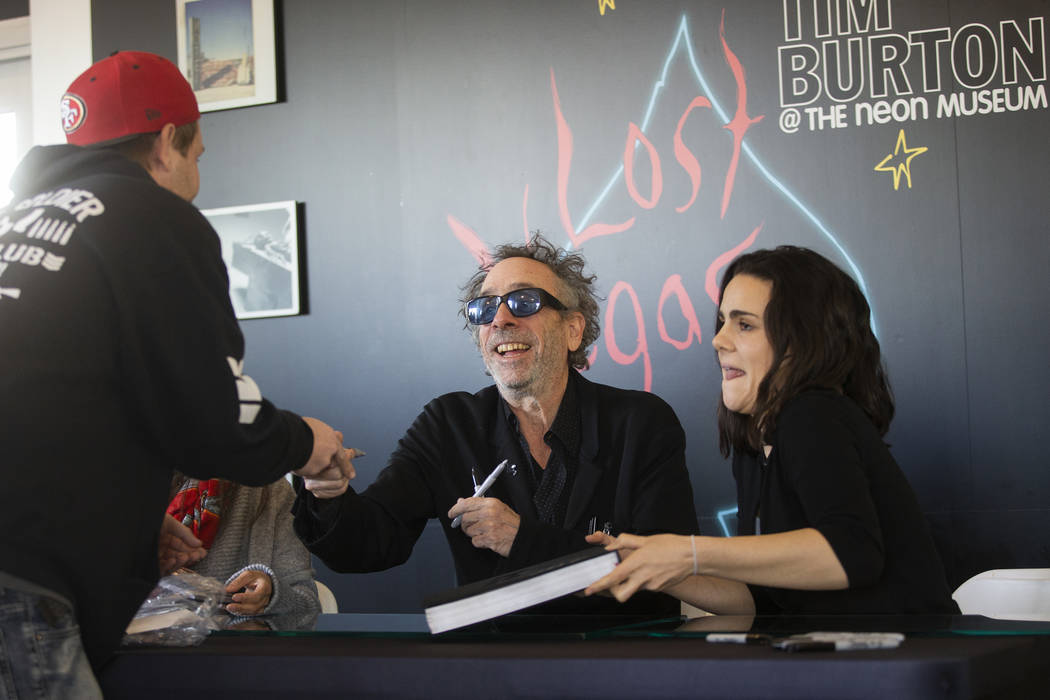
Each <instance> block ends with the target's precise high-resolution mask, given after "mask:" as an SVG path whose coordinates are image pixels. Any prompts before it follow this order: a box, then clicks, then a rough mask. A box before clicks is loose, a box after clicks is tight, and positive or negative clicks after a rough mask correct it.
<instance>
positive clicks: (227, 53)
mask: <svg viewBox="0 0 1050 700" xmlns="http://www.w3.org/2000/svg"><path fill="white" fill-rule="evenodd" d="M273 5H274V1H273V0H175V27H176V40H177V41H178V52H179V69H181V70H182V73H183V75H185V76H186V79H187V80H189V82H190V85H191V86H192V87H193V92H194V93H195V94H196V95H197V103H198V104H199V105H200V110H201V111H202V112H212V111H215V110H220V109H232V108H234V107H248V106H251V105H259V104H266V103H269V102H276V101H277V46H276V32H275V28H274V12H273Z"/></svg>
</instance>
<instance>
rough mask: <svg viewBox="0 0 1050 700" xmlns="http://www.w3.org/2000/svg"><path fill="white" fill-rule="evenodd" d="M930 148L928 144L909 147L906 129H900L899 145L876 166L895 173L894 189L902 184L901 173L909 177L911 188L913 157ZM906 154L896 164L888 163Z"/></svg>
mask: <svg viewBox="0 0 1050 700" xmlns="http://www.w3.org/2000/svg"><path fill="white" fill-rule="evenodd" d="M928 150H929V149H928V148H926V146H917V147H915V148H908V142H907V141H905V140H904V129H901V130H900V133H899V134H898V135H897V145H896V147H895V148H894V149H893V153H890V154H889V155H887V156H886V157H885V158H883V159H882V161H881V162H880V163H879V164H878V165H876V166H875V169H876V170H878V171H879V172H885V173H893V189H894V190H896V189H897V188H899V187H900V184H901V175H904V177H906V178H908V189H909V190H910V189H911V159H912V158H914V157H915V156H917V155H920V154H922V153H925V152H926V151H928ZM902 153H903V154H904V158H903V160H901V161H900V162H898V163H897V164H896V165H887V163H889V162H890V161H891V160H893V159H894V158H900V157H901V154H902Z"/></svg>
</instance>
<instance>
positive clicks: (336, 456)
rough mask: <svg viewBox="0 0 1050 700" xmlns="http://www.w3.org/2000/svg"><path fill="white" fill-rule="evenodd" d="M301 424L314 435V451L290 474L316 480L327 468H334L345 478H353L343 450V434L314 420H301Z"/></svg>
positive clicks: (322, 422) (351, 469)
mask: <svg viewBox="0 0 1050 700" xmlns="http://www.w3.org/2000/svg"><path fill="white" fill-rule="evenodd" d="M303 422H305V423H306V424H307V425H308V426H310V431H311V432H312V433H313V434H314V450H313V452H312V453H311V454H310V459H309V460H307V462H306V464H304V465H303V466H302V467H300V468H299V469H296V470H295V471H293V472H292V473H293V474H298V475H299V476H301V477H303V478H306V477H310V478H316V477H318V476H320V474H321V473H322V472H325V471H326V470H328V469H329V467H332V466H336V467H338V468H339V471H341V472H342V473H343V475H344V476H345V477H346V478H348V479H351V478H353V476H354V475H353V467H352V466H350V463H349V461H348V459H347V457H346V451H345V450H344V449H343V434H342V433H341V432H339V431H338V430H333V429H332V427H331V426H329V425H328V424H327V423H325V422H324V421H319V420H317V419H316V418H303Z"/></svg>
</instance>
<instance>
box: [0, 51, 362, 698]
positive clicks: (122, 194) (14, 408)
mask: <svg viewBox="0 0 1050 700" xmlns="http://www.w3.org/2000/svg"><path fill="white" fill-rule="evenodd" d="M199 118H200V112H199V110H198V107H197V101H196V98H195V96H194V94H193V91H192V89H191V88H190V86H189V84H188V83H187V82H186V80H185V78H183V77H182V75H181V74H180V73H179V70H178V68H176V67H175V66H174V65H173V64H172V63H171V62H170V61H168V60H166V59H164V58H161V57H160V56H155V55H153V54H148V53H139V52H121V53H117V54H114V55H113V56H110V57H109V58H106V59H104V60H102V61H99V62H98V63H96V64H95V65H93V66H92V67H91V68H89V69H88V70H87V71H85V72H84V73H83V74H82V75H81V76H80V77H78V78H77V79H76V80H75V81H73V84H72V85H70V87H69V90H68V92H67V93H66V94H65V95H64V96H63V98H62V123H63V127H64V129H65V132H66V134H67V140H68V141H69V144H70V145H56V146H43V147H36V148H34V149H33V150H31V151H30V152H29V154H28V155H26V157H25V159H24V160H23V161H22V163H21V164H20V165H19V166H18V169H17V170H16V172H15V175H14V177H13V178H12V183H11V189H12V190H13V191H14V193H15V196H14V198H13V199H12V203H11V205H10V206H9V207H8V208H7V209H4V210H0V329H2V330H0V397H2V398H0V428H2V430H3V433H2V435H3V437H2V439H0V464H3V477H4V486H3V488H2V489H0V661H4V663H0V689H5V688H6V689H7V690H8V692H10V689H11V688H12V687H13V688H14V696H13V697H16V698H21V697H30V696H32V697H41V696H43V697H63V698H65V697H87V698H93V697H100V694H99V690H98V685H97V683H96V682H95V680H94V678H93V674H92V667H93V668H94V669H95V670H97V669H98V668H99V667H100V666H101V665H102V664H103V663H104V662H105V661H106V659H107V658H108V657H109V656H110V655H111V653H112V651H113V650H114V648H115V647H116V646H117V644H118V643H119V641H120V638H121V635H122V633H123V630H124V628H125V627H126V625H127V623H128V622H129V620H130V619H131V617H132V615H133V614H134V613H135V611H136V609H137V608H138V606H139V604H140V603H141V602H142V601H143V599H144V598H145V597H146V595H147V594H148V593H149V591H150V589H151V588H152V587H153V585H154V583H155V582H156V580H157V578H158V575H159V573H160V572H158V538H159V537H160V536H161V529H162V521H163V522H164V523H166V524H165V525H164V528H165V533H164V536H165V537H166V538H168V539H169V540H171V544H172V547H171V548H169V549H168V550H167V553H168V554H169V555H171V554H172V552H175V557H174V560H172V561H169V562H168V563H169V564H171V565H172V566H176V565H179V564H180V563H184V562H185V561H186V559H187V558H189V557H196V558H199V556H200V554H199V552H198V551H197V550H196V549H195V548H196V547H199V546H200V542H198V541H195V540H194V539H193V538H192V535H189V536H187V535H185V533H182V532H179V531H178V530H177V528H172V527H171V523H173V522H174V521H173V520H171V519H170V518H169V519H167V520H164V510H165V506H166V505H167V502H168V488H169V485H170V483H171V477H172V470H173V469H174V468H176V467H177V468H178V469H179V470H180V471H182V472H183V473H185V474H188V475H190V476H193V477H199V478H212V477H221V478H226V479H230V480H232V481H237V482H240V483H244V484H249V485H262V484H266V483H270V482H272V481H274V480H275V479H278V478H280V477H281V476H282V475H283V474H284V473H285V472H287V471H289V470H293V469H294V470H296V473H299V474H302V475H304V476H311V477H319V476H322V475H324V474H331V473H341V474H352V472H353V467H352V465H351V464H350V462H349V459H348V457H349V455H350V454H351V452H350V451H349V450H345V449H344V448H343V447H342V435H341V434H340V433H338V432H336V431H334V430H332V428H330V427H329V426H328V425H326V424H324V423H322V422H321V421H318V420H316V419H312V418H300V417H299V416H298V415H296V414H294V413H290V412H287V411H282V410H279V409H277V408H276V407H274V406H273V404H271V403H270V402H269V401H267V400H266V399H264V398H263V397H262V394H261V393H260V391H259V387H258V386H257V385H256V383H255V382H254V381H253V380H252V379H251V377H249V376H248V375H247V374H245V373H244V339H243V336H242V335H241V332H240V329H239V328H238V326H237V320H236V317H235V315H234V312H233V308H232V306H231V304H230V299H229V292H228V279H227V275H226V269H225V267H224V265H223V262H222V258H221V257H220V253H219V241H218V237H217V236H216V234H215V231H214V230H213V229H212V228H211V226H210V225H209V224H208V221H207V219H205V218H204V216H202V215H201V213H200V212H199V211H198V210H197V209H196V208H195V207H194V206H193V205H191V204H190V203H189V202H190V200H192V199H193V197H194V196H196V194H197V190H198V188H199V185H200V177H199V173H198V170H197V159H198V158H199V157H200V155H201V153H202V152H203V151H204V145H203V143H202V141H201V133H200V128H199V126H198V124H197V120H198V119H199ZM180 537H182V538H184V539H183V540H180V539H179V538H180ZM180 552H181V553H180ZM85 652H86V655H85ZM89 664H90V666H89ZM12 684H13V686H12ZM41 689H43V691H44V692H43V695H38V694H37V693H38V692H39V691H40V690H41ZM0 695H2V693H0ZM4 697H10V695H5V696H4Z"/></svg>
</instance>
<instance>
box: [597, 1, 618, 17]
mask: <svg viewBox="0 0 1050 700" xmlns="http://www.w3.org/2000/svg"><path fill="white" fill-rule="evenodd" d="M607 7H608V8H609V9H610V10H615V9H616V0H598V12H599V13H600V14H601V16H602V17H604V16H605V8H607Z"/></svg>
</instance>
